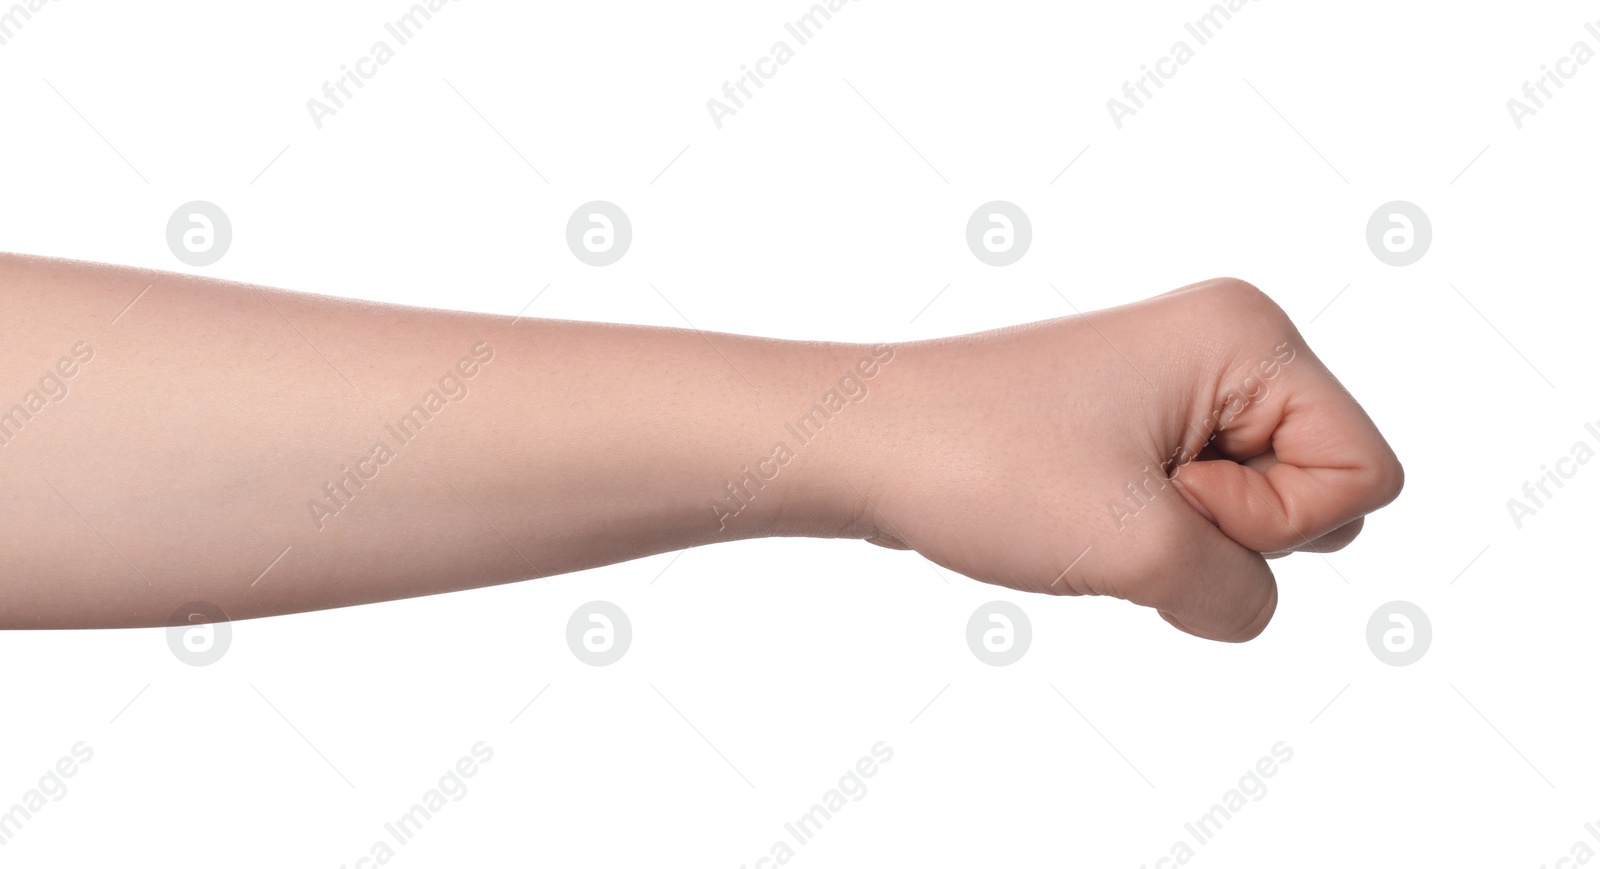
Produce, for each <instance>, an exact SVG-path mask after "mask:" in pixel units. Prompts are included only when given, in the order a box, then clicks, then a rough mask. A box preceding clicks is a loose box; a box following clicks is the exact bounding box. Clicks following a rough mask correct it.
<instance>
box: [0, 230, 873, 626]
mask: <svg viewBox="0 0 1600 869" xmlns="http://www.w3.org/2000/svg"><path fill="white" fill-rule="evenodd" d="M147 286H148V290H146V289H145V288H146V287H147ZM141 293H142V295H141ZM0 298H3V299H4V304H5V307H6V310H7V317H6V320H7V324H8V327H9V328H8V332H10V333H11V334H9V335H7V336H6V340H5V342H4V344H3V345H0V371H3V372H4V381H3V385H4V387H5V389H6V390H7V391H6V392H5V393H3V394H0V413H7V412H8V413H9V414H10V415H9V416H7V417H6V418H5V419H4V420H0V438H3V439H4V445H3V446H0V492H3V498H4V501H3V503H4V515H3V521H0V551H3V552H4V553H5V559H4V567H3V569H0V594H3V600H4V603H3V605H0V627H6V628H17V627H107V626H126V625H154V624H165V623H166V622H167V620H168V619H169V618H170V617H171V616H172V614H173V612H174V610H175V609H176V608H177V607H179V606H180V605H181V604H184V603H186V602H189V601H195V600H203V601H208V602H211V603H214V604H216V605H217V606H219V607H221V608H222V609H223V610H224V611H225V612H226V613H227V614H228V616H229V617H231V618H235V619H238V618H250V617H255V616H263V615H271V614H277V613H286V612H295V611H301V610H308V609H321V608H327V607H335V606H345V605H350V604H357V603H365V602H371V601H378V600H386V599H392V598H399V597H407V596H413V595H420V594H430V593H435V592H441V591H449V590H454V589H460V588H468V587H475V586H482V585H487V584H493V583H500V582H507V581H512V580H518V579H524V578H529V577H536V576H549V575H553V574H558V573H563V572H566V571H572V570H578V569H582V568H586V567H592V566H596V565H600V564H606V563H611V562H616V561H621V560H625V559H630V558H637V557H641V556H644V555H649V554H653V553H657V552H663V551H668V550H672V549H678V548H683V547H687V546H693V545H701V544H706V543H711V542H715V541H719V540H731V539H737V538H744V537H754V536H761V535H772V534H786V535H813V536H866V535H867V534H868V533H870V531H869V530H868V526H869V524H870V523H869V522H866V521H864V519H863V516H864V513H865V511H867V510H868V509H869V508H868V507H867V505H866V503H865V502H864V501H863V499H862V498H861V497H860V496H859V495H858V494H856V493H855V492H854V490H853V488H852V486H853V484H852V483H851V482H850V480H851V479H852V475H855V477H856V479H857V481H858V482H860V481H861V480H860V475H861V474H864V473H866V472H868V470H870V468H871V466H872V465H873V464H874V463H873V461H872V459H871V457H870V450H868V449H865V448H864V446H865V445H866V444H868V443H869V442H870V441H871V439H870V438H868V437H866V436H865V431H866V429H867V427H868V426H869V425H871V422H870V410H871V409H870V407H869V406H868V405H870V404H871V402H861V398H862V397H864V395H865V393H866V391H867V390H869V389H870V390H876V389H877V388H878V387H879V386H880V384H882V383H884V382H886V381H888V380H889V379H890V378H888V377H885V378H884V379H883V380H878V379H876V378H877V377H878V376H880V375H882V374H883V373H884V372H887V371H891V370H893V367H894V364H893V358H892V353H893V351H892V350H890V349H889V348H877V349H876V350H875V349H874V348H871V347H865V346H858V345H842V344H813V343H797V342H781V341H772V340H764V339H755V338H746V337H740V336H733V335H722V334H704V335H703V334H701V333H697V332H695V331H693V330H677V329H657V328H644V327H631V326H615V325H598V324H587V323H572V322H562V321H545V320H534V319H528V318H520V319H515V318H511V317H499V316H489V315H479V314H461V313H453V312H444V311H435V310H425V309H416V308H402V307H394V306H380V305H372V304H366V303H357V302H351V301H346V300H340V299H333V298H327V297H320V296H311V295H305V294H297V293H288V292H283V291H278V290H270V289H265V288H257V287H250V286H244V285H238V284H228V283H224V282H220V281H214V280H207V279H201V278H194V277H185V276H179V275H173V274H167V273H160V272H146V271H139V270H134V269H128V268H119V267H109V266H96V265H89V264H83V263H72V262H64V261H59V260H44V259H33V258H21V257H12V256H3V257H0ZM135 299H137V301H135ZM130 302H132V305H131V306H130V304H129V303H130ZM74 348H76V356H74ZM85 357H87V358H85ZM62 358H67V359H69V360H70V361H71V364H62V365H61V366H60V367H59V368H58V367H57V365H58V362H59V360H61V359H62ZM68 371H70V372H71V374H70V376H68V375H67V373H66V372H68ZM841 381H843V383H841ZM830 390H833V391H834V393H833V394H831V395H830ZM13 405H17V406H13ZM819 405H820V406H822V408H823V410H824V413H823V414H822V415H820V416H818V415H815V414H813V409H814V408H816V407H817V406H819ZM803 418H809V419H810V420H811V421H810V423H809V424H806V425H802V424H801V423H802V421H803ZM796 426H798V428H797V427H796ZM780 445H781V448H780Z"/></svg>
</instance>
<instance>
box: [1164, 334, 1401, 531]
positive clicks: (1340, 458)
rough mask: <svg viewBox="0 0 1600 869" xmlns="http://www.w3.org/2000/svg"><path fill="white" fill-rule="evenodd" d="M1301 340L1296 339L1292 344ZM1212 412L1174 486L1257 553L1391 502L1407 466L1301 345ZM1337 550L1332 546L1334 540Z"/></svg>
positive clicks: (1332, 527)
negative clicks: (1208, 429) (1201, 444)
mask: <svg viewBox="0 0 1600 869" xmlns="http://www.w3.org/2000/svg"><path fill="white" fill-rule="evenodd" d="M1297 343H1298V342H1297ZM1251 391H1252V392H1254V393H1255V396H1254V398H1253V399H1251V400H1249V401H1248V402H1241V401H1240V400H1239V397H1238V396H1237V395H1234V396H1225V397H1222V398H1221V402H1222V403H1223V404H1225V405H1227V404H1232V406H1234V407H1237V408H1239V409H1238V410H1237V412H1235V413H1233V414H1231V415H1223V416H1221V417H1219V424H1218V427H1217V428H1216V430H1215V436H1214V437H1213V439H1212V442H1211V449H1210V450H1207V451H1206V453H1205V455H1208V456H1209V455H1215V456H1217V457H1218V458H1216V459H1212V460H1199V461H1193V462H1190V463H1189V464H1187V465H1183V466H1182V467H1180V468H1178V469H1176V473H1175V474H1174V481H1175V482H1176V483H1177V484H1178V488H1179V490H1180V491H1181V492H1182V493H1183V494H1184V496H1185V497H1186V498H1187V499H1189V500H1190V501H1191V503H1193V504H1194V506H1195V507H1196V508H1197V509H1198V510H1199V512H1200V513H1201V514H1203V515H1207V516H1208V517H1209V518H1211V519H1212V520H1213V521H1215V523H1216V527H1217V528H1219V529H1221V531H1222V532H1223V533H1225V534H1226V535H1227V536H1228V537H1230V538H1232V539H1233V540H1235V541H1237V542H1238V543H1239V544H1241V545H1242V546H1245V547H1248V548H1249V549H1251V550H1254V551H1255V552H1282V551H1285V550H1291V549H1303V548H1311V546H1312V544H1313V543H1314V542H1315V541H1317V540H1318V538H1321V537H1323V536H1324V535H1328V534H1330V533H1332V532H1334V531H1336V530H1338V529H1341V528H1345V529H1347V532H1346V533H1348V534H1349V535H1352V536H1353V533H1354V531H1356V530H1359V527H1360V526H1359V525H1357V526H1353V527H1351V523H1353V522H1354V521H1355V520H1356V519H1359V518H1360V517H1362V516H1364V515H1366V514H1367V513H1370V512H1372V511H1373V510H1376V509H1378V508H1379V507H1382V506H1383V505H1385V504H1387V503H1389V502H1390V501H1393V500H1394V499H1395V498H1396V497H1397V496H1398V495H1399V494H1400V489H1401V487H1402V486H1403V485H1404V481H1405V473H1404V470H1403V469H1402V468H1401V466H1400V462H1399V460H1398V459H1397V458H1396V457H1395V454H1394V451H1393V450H1392V449H1390V447H1389V444H1388V443H1387V442H1386V441H1385V440H1384V439H1383V436H1382V435H1381V434H1379V432H1378V429H1377V426H1375V425H1374V424H1373V422H1372V419H1371V418H1370V417H1368V416H1367V414H1366V411H1364V410H1362V409H1361V405H1359V404H1357V403H1356V400H1355V399H1354V398H1353V397H1351V395H1350V393H1349V392H1347V391H1345V389H1344V387H1343V386H1341V385H1340V384H1339V382H1338V380H1336V379H1334V377H1333V375H1332V374H1331V373H1330V372H1329V371H1328V370H1327V368H1325V367H1324V366H1323V365H1322V363H1321V361H1319V360H1318V359H1317V358H1316V356H1315V355H1313V354H1312V353H1311V351H1310V350H1309V349H1308V348H1306V347H1305V346H1304V345H1303V344H1301V345H1300V346H1298V347H1296V348H1295V355H1294V357H1293V358H1292V359H1291V361H1290V362H1288V363H1285V364H1284V365H1283V367H1282V370H1281V372H1280V376H1279V377H1277V378H1275V379H1274V380H1272V381H1264V380H1258V381H1256V386H1255V387H1254V388H1253V389H1252V390H1251ZM1334 548H1336V547H1334Z"/></svg>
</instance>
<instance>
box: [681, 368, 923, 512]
mask: <svg viewBox="0 0 1600 869" xmlns="http://www.w3.org/2000/svg"><path fill="white" fill-rule="evenodd" d="M898 359H899V357H898V356H897V354H896V348H895V347H894V346H892V345H888V344H832V343H829V344H814V343H782V344H775V345H773V347H772V354H771V358H770V360H769V362H770V364H769V365H768V366H766V367H767V371H768V372H769V376H770V377H771V380H772V382H775V383H776V384H778V385H777V386H776V388H772V389H770V390H763V392H769V393H770V394H771V395H772V396H773V397H772V398H769V399H765V400H763V401H762V402H761V405H762V407H761V409H762V413H761V414H759V421H758V422H757V423H756V427H755V430H754V431H753V432H752V433H751V436H750V437H749V438H747V439H745V440H746V442H748V443H751V444H757V445H759V446H758V447H757V448H756V450H755V452H754V453H752V454H751V455H750V456H749V459H750V460H749V461H744V460H743V458H744V457H743V456H741V457H740V459H741V461H740V463H739V464H738V465H737V467H736V470H735V472H734V473H733V474H732V475H731V476H730V478H729V480H728V481H727V482H726V483H724V484H723V486H722V491H721V493H720V494H721V496H722V497H721V498H720V500H719V501H718V502H716V504H714V506H713V508H712V511H711V513H712V515H713V517H714V519H715V524H716V525H720V526H723V527H724V529H726V528H728V527H731V526H732V525H733V524H734V523H735V522H738V521H741V520H747V521H748V522H749V525H748V530H749V531H750V532H751V533H749V534H737V535H736V536H773V537H843V538H867V537H870V536H873V535H874V534H875V533H876V525H875V522H874V516H873V513H874V510H873V507H872V503H874V502H875V501H876V495H875V493H876V492H878V491H879V490H880V488H881V481H880V479H879V477H880V473H881V468H883V467H884V462H883V461H882V459H881V444H882V443H883V440H884V432H885V430H886V429H889V428H892V419H891V416H892V414H893V406H894V405H895V404H896V403H897V402H896V401H894V400H892V399H891V397H890V396H891V394H892V393H895V392H897V391H898V390H897V389H896V384H895V383H894V381H895V380H896V375H897V374H899V373H900V372H899V368H903V367H904V366H903V365H898V367H897V362H898ZM747 514H748V515H747ZM723 533H727V532H726V530H723Z"/></svg>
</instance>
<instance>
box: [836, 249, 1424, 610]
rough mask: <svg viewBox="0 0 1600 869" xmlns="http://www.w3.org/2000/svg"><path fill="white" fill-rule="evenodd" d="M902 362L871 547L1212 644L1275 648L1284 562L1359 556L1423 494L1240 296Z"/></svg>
mask: <svg viewBox="0 0 1600 869" xmlns="http://www.w3.org/2000/svg"><path fill="white" fill-rule="evenodd" d="M896 352H897V355H896V365H898V366H901V368H900V374H901V376H902V377H904V378H905V381H904V382H903V383H902V384H901V388H898V389H896V390H895V391H894V393H893V394H891V395H886V396H885V397H884V400H885V402H886V403H888V404H890V405H892V407H889V408H886V409H885V410H886V411H887V418H888V419H891V420H892V421H893V422H892V424H890V425H882V426H879V429H880V431H879V432H878V434H876V435H875V438H876V440H877V448H876V450H875V454H876V456H877V457H878V458H877V460H876V461H875V462H873V469H872V471H871V472H870V473H869V474H868V476H867V478H866V479H867V481H868V482H867V485H868V486H870V491H864V492H863V494H865V495H866V496H867V497H868V499H869V500H870V501H871V503H872V504H873V506H874V509H873V510H871V511H870V513H869V514H868V516H867V519H866V525H867V527H868V534H869V538H868V539H869V540H871V541H872V542H874V543H878V544H881V545H885V546H890V547H894V548H903V549H914V550H916V551H917V552H919V553H921V554H922V555H924V556H926V557H927V558H929V559H931V560H932V561H934V562H936V563H938V564H940V565H943V566H944V567H946V568H949V569H951V570H954V571H957V572H959V573H962V574H965V575H967V576H970V577H973V578H975V579H979V580H982V581H985V582H991V583H996V584H999V585H1004V586H1008V587H1011V588H1016V589H1022V590H1026V591H1036V592H1045V593H1053V594H1072V595H1078V594H1098V595H1112V596H1115V597H1119V598H1123V599H1125V600H1129V601H1132V602H1134V603H1137V604H1141V605H1144V606H1148V607H1152V608H1154V609H1155V610H1157V611H1158V612H1159V613H1160V614H1161V616H1162V617H1163V618H1165V619H1166V620H1167V621H1168V622H1170V623H1171V624H1173V625H1175V626H1176V627H1178V628H1180V629H1182V630H1185V631H1188V632H1189V633H1192V634H1196V635H1198V636H1201V637H1206V638H1209V639H1214V640H1224V641H1232V642H1239V641H1244V640H1248V639H1251V638H1253V637H1255V636H1256V635H1258V634H1260V633H1261V631H1262V630H1263V629H1264V628H1265V627H1266V625H1267V623H1268V622H1269V621H1270V620H1271V618H1272V614H1273V611H1274V609H1275V608H1276V605H1277V600H1278V593H1277V584H1276V582H1275V580H1274V578H1273V575H1272V571H1271V569H1270V568H1269V566H1268V564H1267V559H1268V558H1272V557H1276V556H1281V555H1286V554H1288V553H1291V552H1294V551H1299V550H1305V551H1313V552H1330V551H1333V550H1336V549H1339V548H1341V547H1343V546H1345V545H1347V544H1349V543H1350V541H1351V540H1353V539H1354V538H1355V537H1356V535H1357V534H1358V533H1359V532H1360V530H1361V526H1362V521H1363V520H1362V517H1363V516H1365V515H1366V514H1367V513H1370V512H1372V511H1373V510H1376V509H1378V508H1379V507H1382V506H1383V505H1385V504H1388V503H1389V502H1390V501H1392V500H1394V498H1395V497H1397V496H1398V495H1399V493H1400V489H1401V486H1402V484H1403V481H1404V472H1403V471H1402V469H1401V466H1400V462H1399V460H1398V459H1397V458H1396V457H1395V454H1394V451H1393V450H1391V449H1390V448H1389V445H1388V443H1386V442H1385V441H1384V439H1383V436H1382V435H1381V434H1379V432H1378V429H1377V427H1376V426H1375V425H1374V424H1373V422H1372V420H1371V419H1370V418H1369V417H1368V416H1367V414H1366V413H1365V412H1364V411H1363V410H1362V409H1361V406H1360V405H1359V404H1357V403H1356V401H1355V399H1354V398H1353V397H1351V395H1350V394H1349V393H1348V392H1346V391H1345V389H1344V388H1343V387H1342V386H1341V385H1340V384H1339V382H1338V381H1337V380H1336V379H1334V376H1333V374H1332V373H1330V372H1329V371H1328V369H1327V368H1326V367H1324V366H1323V364H1322V363H1321V361H1319V360H1318V359H1317V357H1316V355H1315V354H1313V353H1312V352H1311V348H1309V347H1308V346H1306V343H1305V340H1304V339H1303V338H1302V337H1301V335H1300V333H1299V331H1298V330H1296V329H1295V327H1294V324H1293V323H1291V322H1290V320H1289V318H1288V316H1287V315H1285V314H1284V312H1283V311H1282V310H1281V309H1280V308H1279V307H1278V306H1277V305H1276V304H1274V303H1273V301H1272V300H1271V299H1270V298H1268V297H1267V296H1266V295H1265V294H1264V293H1262V292H1261V291H1259V290H1257V289H1256V288H1255V287H1253V286H1251V285H1249V284H1247V283H1244V282H1243V281H1238V280H1232V279H1218V280H1213V281H1207V282H1204V283H1200V284H1195V285H1192V286H1188V287H1184V288H1182V289H1179V290H1175V291H1173V292H1170V293H1167V294H1165V295H1162V296H1158V297H1156V298H1153V299H1149V300H1146V301H1143V302H1138V303H1136V304H1132V305H1126V306H1124V307H1120V308H1113V309H1110V310H1105V311H1096V312H1092V313H1088V314H1084V315H1078V316H1073V317H1066V318H1062V319H1059V320H1049V321H1045V322H1040V323H1034V324H1031V325H1028V326H1022V327H1017V328H1012V329H1003V330H999V331H996V332H989V333H983V334H979V335H969V336H963V337H960V338H952V339H945V340H937V341H927V342H916V343H912V344H908V345H902V346H901V347H899V348H898V349H897V351H896ZM908 456H909V457H913V458H912V459H911V460H910V461H908V460H907V459H906V458H905V457H908Z"/></svg>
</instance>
